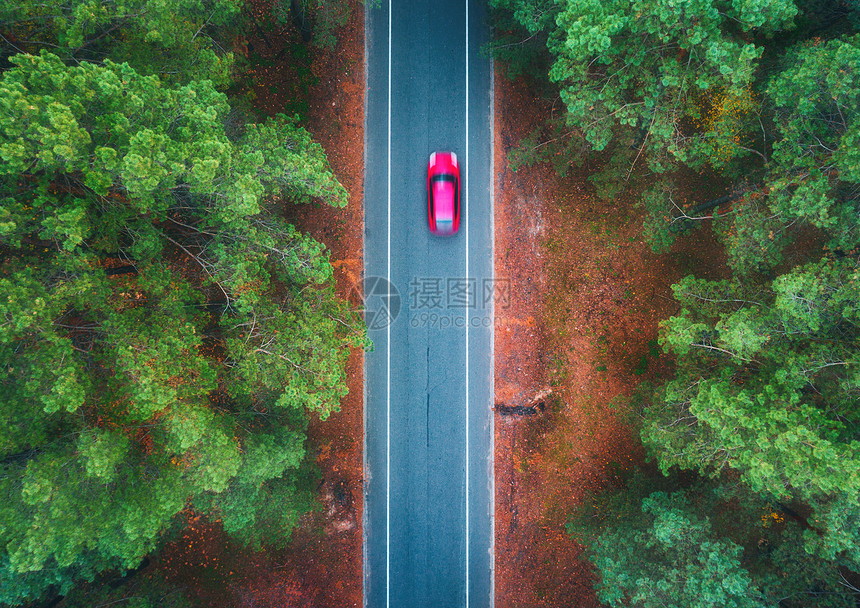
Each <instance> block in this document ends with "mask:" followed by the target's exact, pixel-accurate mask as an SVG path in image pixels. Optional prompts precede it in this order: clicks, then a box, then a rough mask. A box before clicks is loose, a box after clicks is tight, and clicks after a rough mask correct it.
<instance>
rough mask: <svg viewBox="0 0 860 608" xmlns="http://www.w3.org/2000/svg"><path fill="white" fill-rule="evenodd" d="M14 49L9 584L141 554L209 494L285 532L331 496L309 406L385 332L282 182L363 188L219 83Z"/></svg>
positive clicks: (263, 535) (8, 174)
mask: <svg viewBox="0 0 860 608" xmlns="http://www.w3.org/2000/svg"><path fill="white" fill-rule="evenodd" d="M12 62H13V64H14V65H15V66H16V67H14V68H12V69H10V70H7V71H6V72H5V73H3V75H2V78H0V201H2V207H0V208H2V210H3V212H2V213H3V214H2V218H3V223H2V230H0V246H1V247H2V248H3V257H2V261H0V313H2V314H0V318H2V320H3V321H2V323H0V365H2V369H3V370H4V375H3V378H2V379H0V395H2V396H0V419H2V421H3V424H2V425H0V463H2V464H0V497H2V500H0V503H2V504H0V546H2V547H3V551H2V553H0V578H2V580H3V581H4V582H3V590H2V595H0V602H5V603H9V604H20V603H22V602H24V601H26V600H27V599H28V598H37V597H39V596H41V595H43V594H45V593H46V592H48V590H53V591H54V592H59V593H65V592H67V591H69V590H70V589H71V587H72V586H73V584H74V583H75V582H77V581H81V580H93V579H94V577H95V576H96V575H97V574H98V573H100V572H103V571H106V570H116V571H122V570H128V569H131V568H134V567H136V566H137V565H138V564H139V563H140V561H141V559H142V558H143V557H144V556H145V555H147V554H148V553H150V552H151V551H153V549H155V548H157V546H158V544H159V542H160V539H161V537H162V535H163V534H164V533H165V531H166V530H167V529H168V528H169V527H170V526H171V525H172V523H173V522H174V520H175V516H176V515H177V514H178V513H179V512H180V511H182V510H183V509H185V508H186V507H188V505H189V504H192V503H193V504H194V505H196V506H197V508H198V509H201V510H207V511H209V512H210V513H211V514H212V515H215V516H217V517H222V518H223V521H224V525H225V529H226V530H227V531H228V532H230V533H232V534H234V535H235V536H236V537H238V538H241V539H243V540H245V541H246V542H250V543H254V544H259V543H260V542H261V541H263V540H264V541H266V542H267V543H274V544H282V543H283V542H284V541H285V539H286V538H288V537H289V533H290V529H291V527H292V526H294V525H295V523H296V522H297V520H298V517H299V516H300V514H301V513H303V512H305V511H307V510H308V509H309V508H311V505H312V503H313V487H312V485H310V482H309V481H308V480H309V473H308V471H307V470H306V469H305V468H304V465H303V464H302V463H303V462H304V457H305V448H304V439H305V428H306V425H307V416H308V415H309V414H310V413H314V414H316V415H318V416H320V417H322V418H325V417H326V416H328V415H329V414H330V413H331V412H332V411H336V410H337V409H338V407H339V400H340V397H342V396H343V395H344V394H345V392H346V389H345V375H344V364H345V361H346V357H347V354H348V349H349V348H350V347H356V346H364V345H366V338H365V336H364V331H363V329H362V328H361V323H360V319H359V317H358V316H357V314H356V313H355V312H354V311H353V310H351V309H350V308H349V306H348V305H347V303H345V302H342V301H340V300H339V299H338V298H337V297H336V296H335V294H334V291H333V287H332V285H331V282H332V280H331V279H332V274H331V266H330V264H329V263H328V258H327V253H326V251H325V249H324V247H323V246H322V245H321V244H320V243H317V242H316V241H314V240H313V239H311V238H310V237H307V236H305V235H302V234H300V233H299V232H298V231H297V230H296V229H295V228H294V227H293V226H291V225H289V224H288V223H286V222H285V221H284V220H283V219H281V218H280V217H278V215H276V213H275V204H274V201H277V200H278V198H280V199H281V200H287V201H291V202H295V203H306V202H309V201H311V200H322V201H324V202H326V203H328V204H332V205H336V206H342V205H344V204H345V201H346V192H345V190H344V189H343V187H342V186H341V185H340V184H339V183H338V182H337V180H336V179H335V177H334V176H333V175H332V173H331V170H330V168H329V166H328V163H327V161H326V159H325V156H324V154H323V151H322V149H321V148H320V147H319V146H318V145H317V144H315V143H314V142H313V141H312V140H311V138H310V136H309V135H308V133H307V132H306V131H304V129H301V128H300V127H298V126H297V124H296V121H295V120H294V119H291V118H288V117H284V116H279V117H277V118H275V119H270V120H267V121H266V122H265V123H262V124H259V125H247V126H246V128H244V129H242V130H241V131H242V132H241V135H239V136H237V137H232V138H231V137H228V136H227V134H226V132H225V130H224V122H225V117H226V116H227V113H228V112H229V106H228V104H227V101H226V98H225V96H224V95H223V94H221V93H219V92H218V91H216V90H215V88H214V86H213V85H212V83H211V82H209V81H200V82H191V83H189V84H184V85H181V86H170V85H169V84H167V83H165V82H163V81H161V80H160V79H159V78H158V77H157V76H143V75H141V74H139V73H138V72H137V71H136V70H135V69H133V68H132V67H131V66H129V65H128V64H116V63H113V62H112V61H110V60H105V61H104V64H103V65H101V66H100V65H96V64H94V63H89V62H82V63H80V65H78V66H74V67H71V66H68V65H66V64H64V62H63V61H62V60H61V59H60V58H59V57H57V56H56V55H52V54H49V53H42V55H40V56H33V55H18V56H16V57H13V58H12ZM114 270H115V271H116V272H114ZM142 601H143V600H142ZM147 601H149V600H147ZM152 601H157V600H152ZM141 605H147V604H145V603H144V604H141Z"/></svg>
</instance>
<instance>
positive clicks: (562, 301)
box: [495, 70, 724, 608]
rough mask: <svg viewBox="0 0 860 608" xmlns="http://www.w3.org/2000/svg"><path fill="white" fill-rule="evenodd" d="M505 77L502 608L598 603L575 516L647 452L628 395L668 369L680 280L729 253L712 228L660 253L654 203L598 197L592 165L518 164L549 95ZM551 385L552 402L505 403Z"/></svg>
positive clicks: (500, 173) (500, 196)
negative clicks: (536, 405) (648, 230)
mask: <svg viewBox="0 0 860 608" xmlns="http://www.w3.org/2000/svg"><path fill="white" fill-rule="evenodd" d="M495 82H496V91H495V167H496V197H495V200H496V208H495V218H496V220H495V231H496V233H495V243H496V244H495V248H496V268H495V270H496V276H497V277H510V278H511V282H512V293H511V302H510V306H508V307H507V308H502V309H501V310H497V316H499V317H500V319H499V323H498V324H497V326H496V335H495V351H496V352H495V377H496V394H495V401H496V406H497V408H496V409H497V414H496V453H495V469H496V606H497V608H514V607H516V608H531V607H535V608H536V607H544V606H545V607H558V606H577V607H578V608H586V607H588V606H597V605H599V604H598V602H597V600H596V597H595V595H594V591H593V587H592V585H593V581H594V576H595V573H594V571H593V568H592V567H591V566H590V564H589V563H588V561H587V560H586V559H584V556H583V552H582V548H581V547H580V546H579V545H577V544H576V543H575V542H574V541H573V540H572V539H571V538H570V536H569V535H568V534H567V533H566V531H565V524H566V523H567V521H568V520H569V518H570V515H571V513H572V512H573V511H574V510H575V509H576V507H577V505H579V504H580V503H581V502H582V500H583V498H584V497H585V496H586V495H587V494H589V493H596V492H600V491H601V490H602V489H604V488H606V487H608V486H609V484H611V483H612V482H613V480H615V479H617V478H618V475H619V474H620V473H622V472H623V471H625V470H627V469H629V468H630V467H631V466H633V465H636V464H639V463H642V462H643V460H644V454H643V449H642V446H641V443H640V441H639V439H638V436H637V434H636V432H635V431H634V429H633V426H632V425H631V418H630V416H631V415H632V412H630V411H629V406H627V405H625V401H624V399H623V398H624V397H625V396H629V395H630V393H631V391H632V389H633V388H634V386H636V384H638V383H639V382H641V381H642V380H643V379H655V378H656V377H658V376H660V375H661V374H664V373H665V372H666V371H667V369H668V366H669V361H668V357H666V356H665V355H662V354H661V352H660V350H659V348H658V346H657V343H656V338H657V323H658V321H659V320H660V319H662V318H665V317H668V316H670V315H672V314H673V313H674V312H676V311H677V304H676V303H675V302H674V301H673V299H672V297H671V291H670V285H671V284H672V283H673V282H675V281H676V280H677V279H679V278H680V277H682V276H684V275H685V274H688V273H690V272H695V273H696V274H698V275H700V276H708V274H709V273H711V272H712V271H713V270H714V269H717V270H719V268H720V267H721V266H723V265H724V259H723V258H722V257H721V254H719V253H718V252H719V251H721V250H720V248H719V247H718V246H717V244H716V243H715V242H714V240H713V238H712V237H711V235H710V232H705V231H699V232H698V233H697V235H696V238H695V239H679V243H677V244H676V246H675V247H674V248H673V249H672V250H671V251H670V252H669V253H666V254H664V255H655V254H653V253H652V252H651V250H650V248H649V246H648V245H647V244H646V243H645V242H644V240H643V238H642V219H643V218H642V212H643V211H644V210H640V209H636V208H634V206H633V204H632V203H633V202H634V201H632V200H616V201H605V200H600V199H599V198H598V197H597V196H595V194H594V190H593V188H592V187H591V184H590V183H589V182H588V181H587V177H588V175H589V171H594V169H595V167H593V166H592V167H589V166H588V165H587V164H586V166H584V167H583V168H581V169H571V172H570V173H569V174H568V175H567V177H565V178H560V177H558V176H557V175H556V174H555V172H554V171H553V169H552V168H550V167H548V166H545V165H539V166H535V167H531V168H520V169H519V170H518V171H517V172H514V171H512V170H511V169H510V168H509V166H508V163H507V161H506V155H507V153H508V151H509V150H510V149H511V148H512V147H513V146H515V145H516V144H517V143H518V142H519V141H520V140H521V139H522V138H523V137H525V136H526V135H528V134H529V133H530V132H531V131H532V130H533V129H534V128H535V127H536V126H538V125H539V124H540V122H541V121H543V120H546V118H547V117H548V116H549V113H550V112H551V110H552V108H551V102H549V101H546V100H544V99H542V98H540V97H539V96H537V95H536V94H535V93H534V90H535V87H531V86H529V83H528V82H527V81H525V80H522V79H519V80H517V81H515V82H511V81H509V80H507V79H506V78H505V77H504V76H503V75H502V74H501V73H500V72H499V71H498V70H497V74H496V80H495ZM628 196H629V195H628ZM550 389H551V391H552V393H551V395H550V396H549V397H547V398H544V399H542V401H544V402H545V403H546V408H545V409H544V410H543V411H538V412H536V413H535V414H534V415H532V416H513V415H503V414H502V413H501V412H503V411H505V410H506V409H507V411H510V409H509V408H502V407H499V406H500V405H504V406H517V405H528V404H530V403H532V402H533V401H534V398H535V396H536V395H538V396H540V395H543V394H546V392H547V390H550Z"/></svg>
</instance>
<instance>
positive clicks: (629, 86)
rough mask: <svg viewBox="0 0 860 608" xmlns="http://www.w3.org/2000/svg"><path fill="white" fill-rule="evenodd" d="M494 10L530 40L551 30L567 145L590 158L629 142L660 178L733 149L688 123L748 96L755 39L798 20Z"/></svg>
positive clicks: (746, 11) (651, 11) (676, 9)
mask: <svg viewBox="0 0 860 608" xmlns="http://www.w3.org/2000/svg"><path fill="white" fill-rule="evenodd" d="M491 5H492V6H494V7H495V8H497V9H501V10H506V11H507V12H508V13H510V14H511V15H512V17H513V19H514V20H515V21H516V22H518V23H519V24H520V25H521V26H522V27H523V28H524V29H525V30H526V31H527V32H529V33H530V34H532V35H535V34H536V33H537V31H538V30H548V31H547V32H546V35H547V46H548V49H549V51H550V53H551V55H552V56H553V58H554V63H553V65H552V67H551V68H550V70H549V74H548V75H549V79H550V81H551V82H553V83H556V84H557V85H558V86H559V88H560V94H561V100H562V101H563V103H564V105H565V107H566V109H567V114H566V121H567V124H568V125H569V132H568V133H569V135H570V136H581V137H583V138H584V139H585V141H587V142H588V144H589V145H590V146H591V148H592V149H594V150H603V149H604V148H606V147H607V146H608V145H609V143H610V142H611V141H612V140H613V139H615V138H619V137H620V138H622V139H624V138H625V137H630V136H631V135H632V140H633V143H634V145H635V147H637V148H638V149H639V152H640V154H642V155H643V156H644V160H647V161H648V163H649V166H650V167H651V169H652V170H654V171H656V172H663V171H666V170H668V169H670V168H672V167H674V166H675V165H676V163H677V162H678V161H680V162H682V163H685V164H692V165H698V166H701V165H703V164H705V163H707V162H709V159H708V158H707V157H705V156H704V155H703V154H702V152H703V150H702V145H703V142H707V144H708V146H709V147H710V148H713V147H714V146H719V145H725V146H728V145H730V141H727V137H730V134H728V133H726V132H725V131H724V130H720V129H712V130H700V131H698V132H696V131H691V130H690V129H689V127H688V126H687V124H686V123H689V122H701V121H702V120H703V119H704V117H705V116H704V114H705V112H706V110H707V107H708V106H709V105H711V104H712V103H713V102H712V101H709V100H708V99H707V98H708V97H714V96H718V97H720V96H721V97H728V98H735V97H739V96H743V95H746V94H747V93H746V92H747V91H748V88H749V86H750V85H751V83H752V81H753V75H754V72H755V68H756V62H757V60H758V58H759V57H760V55H761V53H762V48H761V47H760V46H758V45H757V44H756V42H755V41H754V40H753V38H754V36H753V34H755V36H763V35H767V34H770V33H773V32H775V31H778V30H779V29H780V28H786V27H790V26H791V23H792V19H793V18H794V16H795V15H796V13H797V8H796V7H795V5H794V3H793V2H791V0H766V1H761V2H751V1H748V0H735V1H734V2H729V3H726V5H725V6H723V4H720V3H716V2H712V1H710V0H705V1H702V2H695V3H692V4H691V3H682V4H679V3H674V2H665V1H663V0H638V1H636V2H632V3H631V2H623V1H612V2H596V1H594V0H565V1H560V2H556V3H555V5H554V6H550V5H548V3H545V2H540V1H535V2H528V1H524V0H520V1H517V2H510V1H504V2H501V1H500V2H493V3H491ZM625 133H627V134H628V135H624V134H625ZM638 156H639V155H638V154H637V158H638Z"/></svg>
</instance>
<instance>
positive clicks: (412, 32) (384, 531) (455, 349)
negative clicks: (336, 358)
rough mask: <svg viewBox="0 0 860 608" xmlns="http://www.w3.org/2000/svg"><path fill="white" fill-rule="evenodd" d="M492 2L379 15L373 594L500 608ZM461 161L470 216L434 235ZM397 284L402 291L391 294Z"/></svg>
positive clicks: (373, 243) (433, 605)
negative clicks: (449, 177)
mask: <svg viewBox="0 0 860 608" xmlns="http://www.w3.org/2000/svg"><path fill="white" fill-rule="evenodd" d="M485 10H486V9H485V7H484V4H483V2H478V1H471V0H466V2H464V1H463V0H459V1H457V0H391V1H390V2H389V0H382V2H381V6H380V7H379V8H368V10H367V18H366V35H367V43H366V47H367V48H366V51H367V83H368V90H367V115H366V116H367V118H366V144H367V145H366V177H365V296H366V302H365V308H366V314H367V319H368V325H369V327H370V337H371V339H372V340H373V343H374V351H373V352H372V353H369V354H368V356H367V357H366V363H365V366H366V367H365V382H366V388H365V391H366V394H365V408H366V413H365V511H364V514H365V516H364V533H365V546H364V553H365V555H364V567H365V577H364V592H365V594H364V597H365V605H366V606H368V607H370V608H379V607H395V608H424V607H427V608H444V607H456V608H460V607H464V606H467V607H476V608H477V607H489V606H492V601H493V554H492V551H493V519H492V516H493V485H492V483H493V465H492V457H493V426H492V410H491V408H492V394H493V385H492V382H493V377H492V373H493V366H492V345H493V333H492V322H493V316H492V315H493V301H494V298H498V297H504V294H505V292H506V289H507V285H504V284H501V283H497V282H494V281H493V275H492V272H493V245H492V243H493V241H492V188H491V179H492V174H491V171H492V166H491V162H492V123H491V118H492V114H491V112H492V75H491V65H490V61H489V60H488V59H487V58H485V57H483V56H482V55H481V54H480V52H479V50H480V47H481V45H482V44H484V43H485V42H486V40H487V36H488V33H487V32H488V29H487V24H486V13H485ZM436 150H450V151H454V152H455V153H456V154H457V156H458V158H459V160H460V166H461V181H462V201H463V214H462V219H461V226H460V232H459V233H458V234H457V235H456V236H454V237H451V238H439V237H434V236H432V235H431V234H430V233H429V231H428V229H427V221H426V205H427V203H426V193H425V179H426V171H427V160H428V157H429V155H430V153H431V152H433V151H436ZM388 285H392V287H390V288H389V287H388Z"/></svg>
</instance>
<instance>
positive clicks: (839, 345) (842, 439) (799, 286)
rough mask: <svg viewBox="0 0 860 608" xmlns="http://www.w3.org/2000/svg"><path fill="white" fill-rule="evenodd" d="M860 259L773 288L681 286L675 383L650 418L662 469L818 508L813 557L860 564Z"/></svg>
mask: <svg viewBox="0 0 860 608" xmlns="http://www.w3.org/2000/svg"><path fill="white" fill-rule="evenodd" d="M858 278H860V271H858V267H857V262H856V260H853V259H850V258H843V259H838V260H829V259H824V260H821V261H819V262H816V263H812V264H808V265H806V266H802V267H799V268H797V269H795V270H793V271H792V272H790V273H787V274H785V275H782V276H779V277H778V278H777V279H775V280H774V281H773V282H771V283H770V284H769V285H764V286H756V285H755V284H754V283H751V282H748V281H739V280H732V281H719V282H712V281H703V280H699V279H694V278H693V277H687V278H686V279H684V280H683V281H681V283H679V284H678V285H675V286H674V291H675V297H676V298H677V299H678V300H679V301H680V302H681V304H682V306H683V310H682V311H681V314H679V315H678V316H675V317H672V318H670V319H669V320H667V321H664V322H663V324H662V335H661V341H662V343H663V345H664V347H665V348H666V349H667V350H668V351H670V352H673V353H675V354H676V355H677V358H678V359H677V360H678V367H677V371H676V373H675V378H674V379H673V380H671V381H670V382H668V383H667V384H666V385H665V386H664V387H663V389H662V391H661V393H660V394H659V395H658V397H657V398H656V399H655V401H654V403H653V404H652V406H651V407H650V408H649V409H648V410H647V412H646V418H645V426H644V429H643V432H642V437H643V440H644V441H645V443H646V445H647V446H648V447H649V448H650V450H651V452H652V453H653V454H654V455H655V456H656V458H657V461H658V463H659V465H660V468H661V469H662V470H664V471H668V470H669V469H670V468H671V467H674V466H679V467H681V468H683V469H693V470H696V471H699V472H700V473H702V474H704V475H710V476H719V475H720V474H721V473H722V472H723V471H724V470H726V469H734V470H736V471H738V472H739V473H740V474H741V477H742V479H743V480H744V481H745V482H746V483H747V484H749V485H750V487H751V488H752V489H753V490H754V491H756V492H759V493H761V494H762V495H764V496H769V497H772V498H773V499H774V500H778V501H781V502H786V503H789V502H797V503H801V504H805V505H807V506H808V507H809V508H811V509H812V515H811V516H810V518H809V523H810V526H811V528H812V529H811V530H809V531H807V532H805V538H806V549H807V551H809V552H810V553H814V554H818V555H821V556H823V557H825V558H827V559H835V560H838V561H842V562H844V563H845V564H848V565H850V566H851V567H854V568H856V567H857V565H858V564H860V553H858V549H857V548H858V546H860V544H858V541H860V538H858V530H860V525H858V524H860V506H858V502H857V496H858V495H860V474H858V471H860V466H858V463H860V452H858V450H860V442H858V441H857V439H856V436H855V434H854V432H853V430H852V429H853V427H854V425H856V424H857V422H858V408H857V402H858V397H860V392H858V390H860V385H858V376H857V365H858V363H860V361H858V349H857V344H858V342H857V339H858V327H860V317H858V305H857V303H858V301H860V291H858V290H859V289H860V287H858V284H857V279H858Z"/></svg>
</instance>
